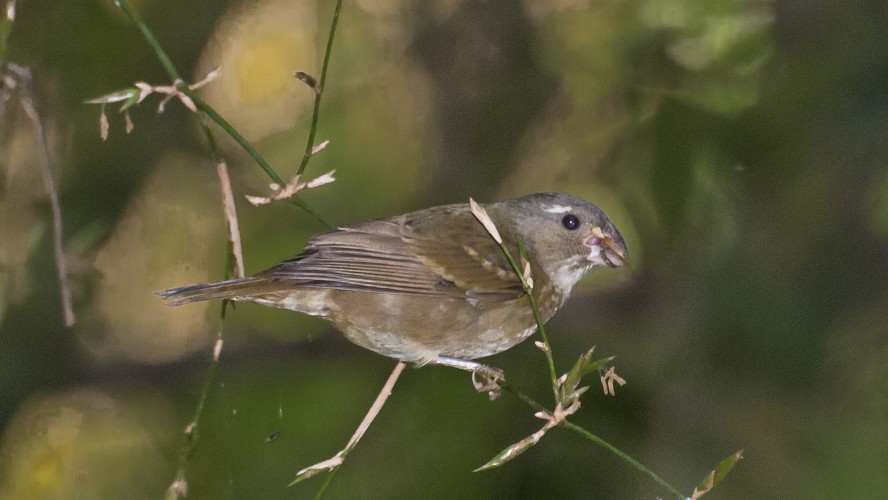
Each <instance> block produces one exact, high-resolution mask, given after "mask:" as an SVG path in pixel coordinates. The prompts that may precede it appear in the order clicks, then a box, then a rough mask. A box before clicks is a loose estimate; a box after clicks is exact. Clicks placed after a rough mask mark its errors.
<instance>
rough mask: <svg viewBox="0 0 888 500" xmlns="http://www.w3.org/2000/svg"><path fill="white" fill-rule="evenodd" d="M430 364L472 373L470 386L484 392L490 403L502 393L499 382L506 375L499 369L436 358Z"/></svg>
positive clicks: (469, 362) (459, 360)
mask: <svg viewBox="0 0 888 500" xmlns="http://www.w3.org/2000/svg"><path fill="white" fill-rule="evenodd" d="M432 363H434V364H436V365H441V366H449V367H451V368H459V369H460V370H465V371H468V372H472V385H474V386H475V390H477V391H478V392H486V393H487V396H488V397H489V398H490V399H491V401H492V400H494V399H496V398H498V397H499V395H500V392H501V391H502V388H501V387H500V385H499V381H500V380H506V374H505V373H503V371H502V370H500V369H499V368H494V367H492V366H487V365H482V364H481V363H476V362H474V361H466V360H464V359H456V358H448V357H446V356H438V357H437V358H436V359H434V360H433V361H432Z"/></svg>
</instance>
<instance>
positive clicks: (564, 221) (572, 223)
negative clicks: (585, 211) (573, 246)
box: [561, 214, 580, 231]
mask: <svg viewBox="0 0 888 500" xmlns="http://www.w3.org/2000/svg"><path fill="white" fill-rule="evenodd" d="M561 225H562V226H564V228H565V229H568V230H570V231H573V230H574V229H576V228H578V227H580V219H578V218H577V216H576V215H574V214H567V215H565V216H564V217H562V218H561Z"/></svg>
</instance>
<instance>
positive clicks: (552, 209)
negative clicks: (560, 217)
mask: <svg viewBox="0 0 888 500" xmlns="http://www.w3.org/2000/svg"><path fill="white" fill-rule="evenodd" d="M571 210H573V207H565V206H564V205H550V206H548V207H543V211H544V212H549V213H550V214H563V213H564V212H570V211H571Z"/></svg>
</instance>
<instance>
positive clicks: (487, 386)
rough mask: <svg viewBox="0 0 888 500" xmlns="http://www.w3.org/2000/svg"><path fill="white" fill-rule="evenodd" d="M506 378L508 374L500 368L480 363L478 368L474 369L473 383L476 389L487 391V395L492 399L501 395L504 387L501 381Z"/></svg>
mask: <svg viewBox="0 0 888 500" xmlns="http://www.w3.org/2000/svg"><path fill="white" fill-rule="evenodd" d="M505 380H506V374H505V373H504V372H503V371H502V370H500V369H499V368H494V367H492V366H487V365H478V367H477V368H475V369H474V370H472V385H474V386H475V390H477V391H478V392H486V393H487V397H489V398H490V400H491V401H493V400H494V399H496V398H498V397H499V395H500V393H501V392H502V387H501V386H500V384H499V383H500V382H501V381H505Z"/></svg>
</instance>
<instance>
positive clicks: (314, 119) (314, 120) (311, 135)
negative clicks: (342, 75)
mask: <svg viewBox="0 0 888 500" xmlns="http://www.w3.org/2000/svg"><path fill="white" fill-rule="evenodd" d="M341 9H342V0H336V7H335V8H334V9H333V20H332V21H331V22H330V34H329V35H327V49H326V50H325V51H324V62H323V64H322V66H321V79H320V80H319V81H318V86H317V88H315V102H314V111H312V114H311V128H310V129H309V131H308V142H307V143H306V144H305V154H303V155H302V161H301V162H300V163H299V168H297V169H296V175H302V172H304V171H305V167H306V166H308V160H310V159H311V157H312V150H313V149H314V147H315V145H314V140H315V134H316V133H317V130H318V118H319V117H320V113H321V96H322V95H323V94H324V84H325V83H326V82H327V66H328V64H329V63H330V53H331V52H332V51H333V35H335V34H336V24H337V23H338V22H339V11H340V10H341Z"/></svg>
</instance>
